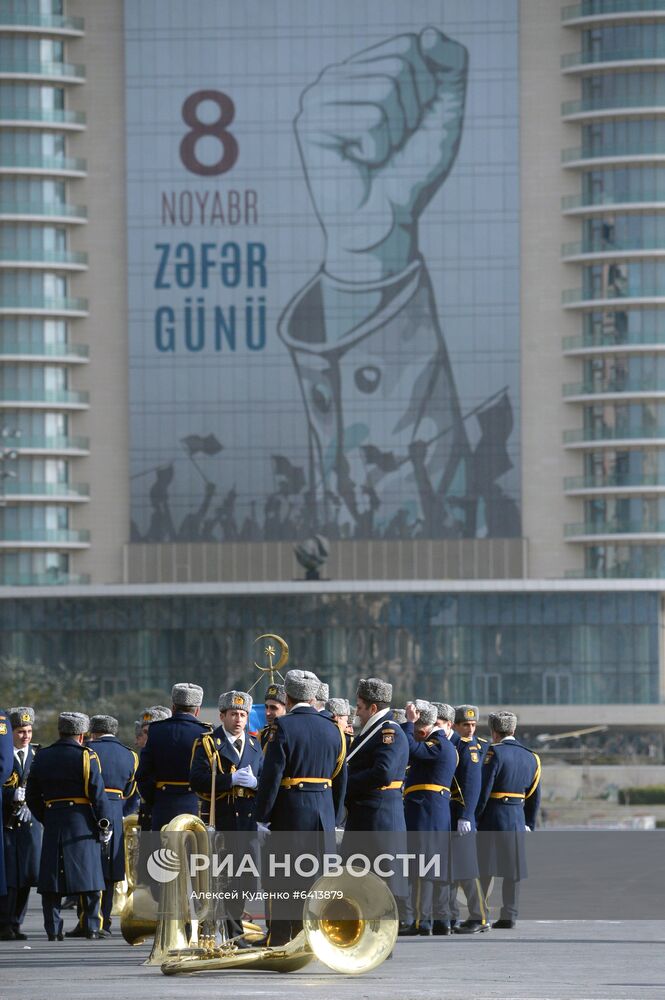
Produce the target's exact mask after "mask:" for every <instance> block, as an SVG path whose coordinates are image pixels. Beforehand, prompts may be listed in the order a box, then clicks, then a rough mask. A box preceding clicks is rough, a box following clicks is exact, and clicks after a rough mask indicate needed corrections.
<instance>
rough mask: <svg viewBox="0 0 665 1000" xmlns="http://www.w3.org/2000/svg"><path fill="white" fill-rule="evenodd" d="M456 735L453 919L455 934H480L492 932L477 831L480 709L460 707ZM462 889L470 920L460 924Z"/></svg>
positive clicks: (453, 738)
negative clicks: (481, 878)
mask: <svg viewBox="0 0 665 1000" xmlns="http://www.w3.org/2000/svg"><path fill="white" fill-rule="evenodd" d="M454 718H455V722H454V732H453V734H452V736H451V741H452V742H453V744H454V745H455V747H456V749H457V753H458V754H459V764H458V765H457V770H456V771H455V780H454V783H453V795H452V801H451V803H450V811H451V818H452V828H453V830H454V831H456V832H457V833H458V834H459V835H460V838H462V839H459V838H453V873H454V875H455V879H454V881H453V882H452V884H451V886H450V915H451V922H453V926H454V931H455V934H478V933H480V932H483V931H487V930H489V923H488V922H487V909H486V906H485V898H484V893H483V892H482V891H481V888H480V882H479V879H478V859H477V855H476V843H475V836H473V834H475V830H476V806H477V804H478V797H479V795H480V785H481V777H482V776H481V771H482V757H483V752H484V750H483V748H482V746H481V744H480V742H479V741H478V739H477V738H476V726H477V725H478V709H477V707H476V706H475V705H458V706H457V708H456V709H455V717H454ZM458 886H461V887H462V889H463V890H464V895H465V896H466V902H467V907H468V910H469V916H468V919H467V920H464V921H463V922H462V923H461V924H460V923H458V918H459V907H458V903H457V890H458Z"/></svg>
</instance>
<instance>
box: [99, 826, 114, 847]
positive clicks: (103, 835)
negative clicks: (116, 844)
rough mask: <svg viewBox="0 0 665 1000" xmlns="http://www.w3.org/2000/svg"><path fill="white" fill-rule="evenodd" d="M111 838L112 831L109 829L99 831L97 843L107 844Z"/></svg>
mask: <svg viewBox="0 0 665 1000" xmlns="http://www.w3.org/2000/svg"><path fill="white" fill-rule="evenodd" d="M112 836H113V830H112V829H111V828H110V827H109V829H108V830H100V831H99V843H100V844H108V842H109V841H110V839H111V837H112Z"/></svg>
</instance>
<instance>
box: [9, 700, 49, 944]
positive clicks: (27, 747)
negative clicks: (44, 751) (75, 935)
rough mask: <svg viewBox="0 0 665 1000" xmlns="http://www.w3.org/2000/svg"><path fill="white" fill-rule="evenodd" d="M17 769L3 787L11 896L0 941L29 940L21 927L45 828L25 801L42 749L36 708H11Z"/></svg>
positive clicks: (35, 877)
mask: <svg viewBox="0 0 665 1000" xmlns="http://www.w3.org/2000/svg"><path fill="white" fill-rule="evenodd" d="M9 721H10V723H11V727H12V738H13V742H14V769H13V771H12V773H11V774H10V776H9V778H8V780H7V781H6V782H5V784H4V785H3V787H2V820H3V832H4V846H5V868H6V876H7V895H6V896H0V941H25V940H26V939H27V935H26V934H23V932H22V931H21V924H22V923H23V920H24V918H25V913H26V910H27V908H28V897H29V896H30V887H31V886H33V885H37V879H38V876H39V855H40V851H41V845H42V827H41V824H40V823H38V822H37V820H36V819H35V818H34V816H33V815H32V813H31V812H30V810H29V809H28V806H27V805H26V802H25V786H26V784H27V782H28V776H29V774H30V768H31V767H32V762H33V760H34V758H35V753H36V751H37V750H38V749H39V748H38V746H37V745H36V744H34V743H32V742H31V740H32V726H33V723H34V721H35V713H34V709H32V708H30V707H28V706H25V707H20V708H10V710H9Z"/></svg>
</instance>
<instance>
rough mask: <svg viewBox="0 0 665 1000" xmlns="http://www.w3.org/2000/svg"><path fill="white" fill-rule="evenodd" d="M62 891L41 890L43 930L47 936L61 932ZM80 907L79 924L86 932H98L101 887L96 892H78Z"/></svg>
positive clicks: (100, 922)
mask: <svg viewBox="0 0 665 1000" xmlns="http://www.w3.org/2000/svg"><path fill="white" fill-rule="evenodd" d="M63 895H64V894H63V893H60V892H42V894H41V896H42V912H43V914H44V930H45V931H46V933H47V934H48V936H49V937H53V936H55V935H57V934H62V930H63V922H62V917H61V916H60V910H61V908H62V897H63ZM79 901H80V904H81V907H82V916H81V918H80V923H81V926H82V927H83V930H84V931H85V933H86V934H92V933H94V932H96V933H99V931H100V930H101V929H102V916H101V901H102V892H101V889H99V890H97V891H96V892H81V893H79Z"/></svg>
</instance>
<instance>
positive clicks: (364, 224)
mask: <svg viewBox="0 0 665 1000" xmlns="http://www.w3.org/2000/svg"><path fill="white" fill-rule="evenodd" d="M466 78H467V51H466V49H465V48H464V46H463V45H460V44H459V42H455V41H453V40H452V39H450V38H447V37H446V36H445V35H444V34H442V33H441V32H440V31H439V30H438V29H436V28H433V27H427V28H424V29H423V30H422V31H421V32H420V34H419V35H414V34H405V35H397V36H395V37H393V38H390V39H388V40H387V41H385V42H381V43H380V44H379V45H374V46H372V47H371V48H369V49H364V50H363V51H362V52H359V53H357V54H356V55H354V56H351V57H350V58H349V59H347V60H346V61H345V62H343V63H339V64H337V65H333V66H329V67H328V68H327V69H325V70H323V72H322V73H321V75H320V76H319V78H318V80H317V81H316V83H314V84H312V85H311V86H310V87H308V88H307V89H306V90H305V91H304V92H303V94H302V97H301V101H300V111H299V114H298V116H297V118H296V121H295V129H296V137H297V141H298V147H299V150H300V156H301V159H302V163H303V168H304V171H305V175H306V178H307V184H308V187H309V191H310V194H311V197H312V201H313V202H314V207H315V209H316V213H317V215H318V218H319V221H320V222H321V225H322V227H323V229H324V231H325V236H326V254H325V256H326V259H325V267H326V270H327V272H328V273H329V274H331V275H333V276H335V277H337V278H339V279H341V280H346V281H356V282H357V281H367V280H378V279H381V278H386V277H389V276H390V275H392V274H396V273H399V271H401V270H403V269H404V268H405V267H406V266H407V265H408V264H409V263H410V262H411V261H412V260H413V259H414V257H415V256H416V254H417V249H418V247H417V238H418V233H417V223H418V218H419V217H420V215H421V213H422V212H423V211H424V209H425V208H426V206H427V205H428V203H429V202H430V200H431V199H432V197H433V196H434V195H435V194H436V192H437V191H438V189H439V188H440V187H441V185H442V184H443V182H444V181H445V179H446V177H447V176H448V173H449V172H450V169H451V167H452V165H453V163H454V161H455V156H456V154H457V150H458V148H459V143H460V138H461V134H462V122H463V117H464V99H465V94H466Z"/></svg>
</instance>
